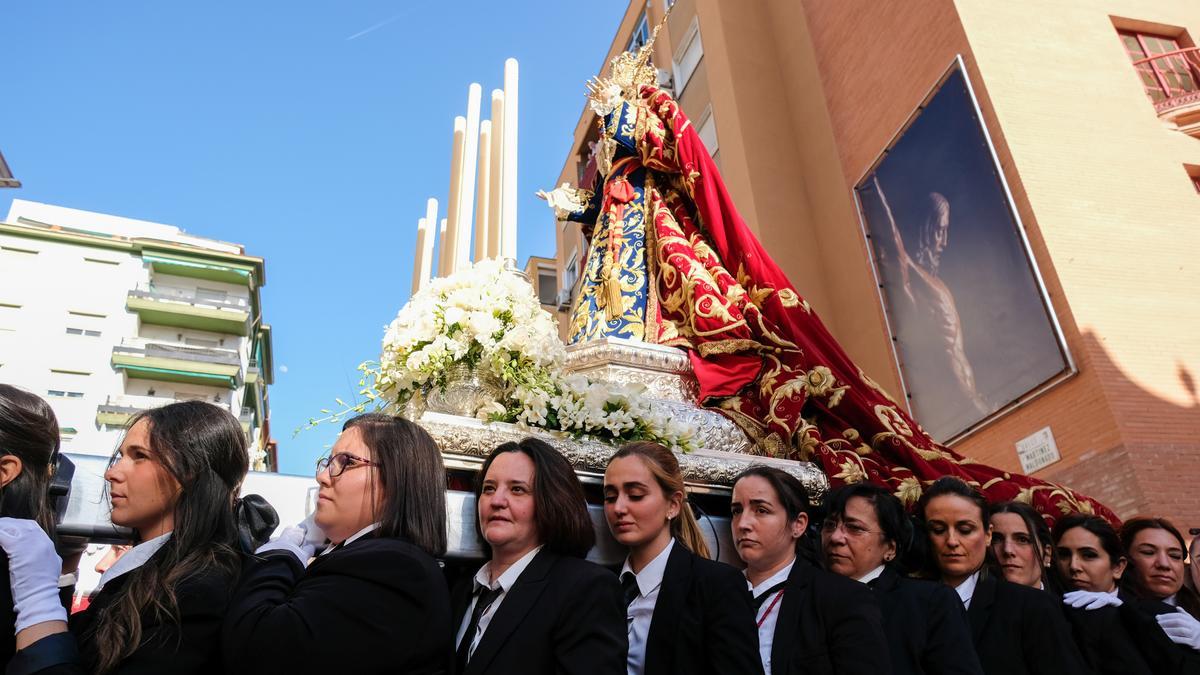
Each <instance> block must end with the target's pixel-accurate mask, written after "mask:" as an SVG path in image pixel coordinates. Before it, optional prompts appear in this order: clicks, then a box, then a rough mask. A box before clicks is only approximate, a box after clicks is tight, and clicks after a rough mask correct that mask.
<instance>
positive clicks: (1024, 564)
mask: <svg viewBox="0 0 1200 675" xmlns="http://www.w3.org/2000/svg"><path fill="white" fill-rule="evenodd" d="M991 525H992V555H994V556H995V558H996V562H997V564H999V566H1000V573H1001V574H1003V575H1004V578H1005V579H1007V580H1009V581H1010V582H1012V583H1014V584H1021V585H1022V586H1029V587H1031V588H1036V589H1039V590H1047V588H1048V585H1051V584H1049V582H1050V580H1051V577H1050V576H1049V575H1048V571H1049V569H1050V566H1051V564H1052V563H1053V561H1054V542H1053V541H1051V539H1050V527H1049V526H1048V525H1046V521H1045V519H1043V518H1042V516H1041V515H1040V514H1038V512H1037V511H1036V510H1034V508H1033V507H1032V506H1030V505H1028V504H1025V503H1022V502H1003V503H1001V504H996V505H994V506H992V518H991Z"/></svg>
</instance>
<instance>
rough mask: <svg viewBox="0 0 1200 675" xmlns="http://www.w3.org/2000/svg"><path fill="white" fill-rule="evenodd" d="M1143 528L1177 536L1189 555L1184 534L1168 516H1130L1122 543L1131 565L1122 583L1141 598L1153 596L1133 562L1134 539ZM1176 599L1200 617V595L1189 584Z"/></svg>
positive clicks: (1178, 593) (1184, 571) (1124, 529)
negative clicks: (1148, 591)
mask: <svg viewBox="0 0 1200 675" xmlns="http://www.w3.org/2000/svg"><path fill="white" fill-rule="evenodd" d="M1142 530H1163V531H1165V532H1167V533H1169V534H1170V535H1171V536H1172V537H1174V538H1175V541H1177V542H1179V548H1181V549H1183V552H1184V555H1187V550H1188V547H1187V543H1186V542H1184V540H1183V534H1181V533H1180V532H1179V529H1178V528H1176V527H1175V524H1174V523H1172V522H1171V521H1169V520H1167V519H1166V518H1148V517H1141V518H1130V519H1129V520H1127V521H1125V524H1124V525H1122V526H1121V544H1122V545H1123V546H1124V548H1125V557H1126V558H1128V559H1129V567H1128V568H1127V571H1126V573H1125V574H1124V575H1122V577H1121V581H1122V585H1123V586H1124V587H1125V588H1126V589H1128V590H1130V591H1132V592H1133V594H1134V595H1136V596H1138V597H1140V598H1149V597H1151V596H1150V594H1149V593H1147V591H1146V587H1145V586H1144V585H1143V583H1142V579H1141V574H1139V573H1138V571H1137V567H1136V566H1135V565H1134V564H1133V540H1134V539H1136V538H1137V535H1138V533H1139V532H1141V531H1142ZM1183 573H1184V575H1185V576H1186V575H1187V567H1186V566H1184V570H1183ZM1175 601H1176V603H1177V604H1178V605H1179V607H1180V608H1181V609H1183V610H1184V611H1185V612H1187V613H1188V614H1191V615H1192V616H1193V617H1195V618H1198V619H1200V595H1197V593H1196V591H1193V590H1192V589H1191V588H1188V586H1187V584H1184V585H1183V586H1181V587H1180V588H1179V591H1178V592H1176V594H1175Z"/></svg>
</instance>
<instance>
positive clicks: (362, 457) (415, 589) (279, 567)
mask: <svg viewBox="0 0 1200 675" xmlns="http://www.w3.org/2000/svg"><path fill="white" fill-rule="evenodd" d="M317 467H318V471H317V483H318V485H319V486H320V490H319V492H318V499H317V510H316V513H315V514H314V515H313V516H312V517H311V519H310V520H309V521H306V523H305V524H303V525H302V526H298V527H294V528H287V529H285V530H284V532H283V533H282V534H281V535H280V536H279V537H278V538H277V539H275V540H272V541H271V542H269V543H267V544H265V545H263V546H262V547H260V548H259V549H258V556H257V560H253V561H251V562H250V563H249V564H248V566H247V568H246V571H245V572H244V573H243V578H242V583H241V585H240V586H239V588H238V590H237V592H236V593H235V597H234V600H233V603H232V605H231V606H230V609H229V613H228V615H227V616H226V618H225V630H224V636H223V640H224V645H223V647H224V655H225V667H226V669H227V671H228V672H232V673H255V674H256V675H259V674H261V673H319V672H355V673H397V672H399V673H421V674H426V673H430V674H432V673H448V672H452V670H451V669H452V663H451V660H450V656H451V652H450V640H451V632H450V597H449V593H448V592H447V590H446V583H445V580H444V577H443V576H442V573H441V571H440V569H439V568H438V564H437V562H436V561H435V560H434V556H438V555H442V554H443V553H445V550H446V497H445V489H446V473H445V470H444V469H443V467H442V457H441V453H440V452H439V450H438V447H437V444H436V443H435V442H434V440H433V439H432V438H430V436H429V434H428V433H426V432H425V430H424V429H422V428H421V427H419V426H417V425H416V424H414V423H412V422H409V421H408V420H405V419H403V418H399V417H392V416H389V415H384V414H380V413H368V414H365V415H360V416H358V417H355V418H352V419H350V420H348V421H347V422H346V423H345V424H344V425H343V427H342V433H341V435H340V436H338V439H337V441H336V442H335V443H334V445H333V449H332V451H331V453H330V455H329V456H328V457H326V458H323V459H322V460H321V461H320V462H318V464H317ZM326 539H328V540H329V542H330V543H331V546H330V547H329V548H327V549H326V550H325V551H324V552H323V553H322V554H321V555H320V556H319V557H317V558H316V559H315V560H311V562H310V559H311V558H312V556H313V554H314V552H315V548H316V547H317V546H320V545H321V544H324V543H325V540H326Z"/></svg>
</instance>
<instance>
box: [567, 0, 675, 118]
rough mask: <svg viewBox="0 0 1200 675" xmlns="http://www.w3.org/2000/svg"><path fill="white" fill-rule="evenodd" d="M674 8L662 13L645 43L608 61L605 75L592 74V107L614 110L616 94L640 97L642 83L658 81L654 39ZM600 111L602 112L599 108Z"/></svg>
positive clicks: (589, 90)
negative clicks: (654, 61) (652, 57)
mask: <svg viewBox="0 0 1200 675" xmlns="http://www.w3.org/2000/svg"><path fill="white" fill-rule="evenodd" d="M673 8H674V5H672V6H671V8H668V9H667V11H666V13H664V14H663V17H662V19H661V20H659V22H658V25H656V26H655V27H654V32H653V33H652V34H651V35H650V39H649V40H647V41H646V44H644V45H642V46H641V48H639V49H638V50H637V51H636V52H621V53H620V54H617V55H616V56H614V57H613V59H612V61H610V62H609V64H608V74H607V75H606V76H603V77H593V78H592V79H590V80H588V82H587V88H588V99H590V100H591V101H592V103H593V106H592V107H593V108H597V107H599V108H602V109H606V110H607V111H611V110H612V107H613V103H614V101H613V99H614V98H615V97H616V96H617V95H623V96H625V97H627V98H629V99H631V100H633V99H636V98H637V96H638V90H639V89H640V88H641V86H642V85H656V84H658V70H657V69H656V68H655V67H654V64H653V63H651V62H650V57H651V55H652V53H653V52H654V41H655V40H657V39H658V34H659V32H660V31H661V30H662V28H663V26H665V25H666V24H667V17H668V16H670V15H671V9H673ZM618 92H619V94H618ZM597 112H600V111H599V110H597ZM601 114H606V113H601Z"/></svg>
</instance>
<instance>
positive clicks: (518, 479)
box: [479, 452, 541, 559]
mask: <svg viewBox="0 0 1200 675" xmlns="http://www.w3.org/2000/svg"><path fill="white" fill-rule="evenodd" d="M536 471H537V467H536V466H535V465H534V463H533V460H532V459H530V458H529V455H526V454H525V453H523V452H502V453H500V454H499V455H496V458H495V459H493V460H492V463H491V465H490V466H488V471H487V475H485V476H484V477H483V488H482V490H480V493H479V529H480V531H482V532H483V538H484V539H485V540H487V543H488V545H489V546H491V547H492V556H493V557H496V556H500V555H502V556H504V557H505V558H510V559H515V558H519V557H520V556H522V555H524V554H525V553H528V552H529V551H532V550H533V549H535V548H537V546H538V544H540V543H541V542H540V538H539V536H538V531H537V520H536V516H537V514H536V509H535V507H534V501H533V480H534V474H535V473H536Z"/></svg>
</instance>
